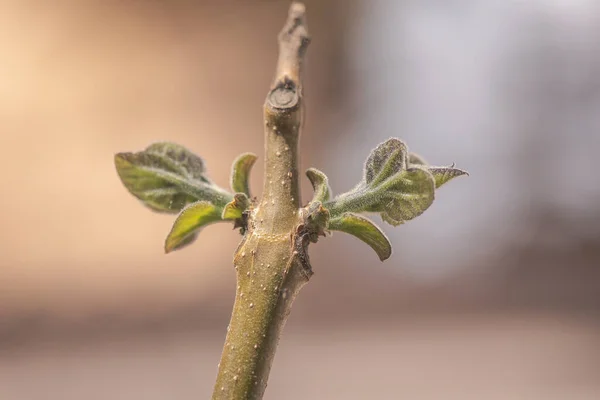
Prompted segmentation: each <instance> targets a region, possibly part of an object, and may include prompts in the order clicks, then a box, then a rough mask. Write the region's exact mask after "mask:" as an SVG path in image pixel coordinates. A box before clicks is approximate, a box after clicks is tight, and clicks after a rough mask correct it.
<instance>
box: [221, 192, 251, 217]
mask: <svg viewBox="0 0 600 400" xmlns="http://www.w3.org/2000/svg"><path fill="white" fill-rule="evenodd" d="M248 207H250V200H249V199H248V196H246V195H245V194H244V193H236V194H235V196H233V200H231V201H230V202H229V203H227V204H226V205H225V208H224V209H223V213H222V214H221V218H223V219H227V220H236V219H238V218H242V214H243V213H244V211H246V210H247V209H248Z"/></svg>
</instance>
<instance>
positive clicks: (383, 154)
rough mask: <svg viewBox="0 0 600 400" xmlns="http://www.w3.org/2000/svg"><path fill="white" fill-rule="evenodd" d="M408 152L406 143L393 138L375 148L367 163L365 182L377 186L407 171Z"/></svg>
mask: <svg viewBox="0 0 600 400" xmlns="http://www.w3.org/2000/svg"><path fill="white" fill-rule="evenodd" d="M407 154H408V150H407V148H406V145H405V144H404V142H402V141H401V140H399V139H396V138H391V139H388V140H386V141H385V142H383V143H381V144H380V145H379V146H377V147H376V148H375V150H373V151H372V152H371V154H370V155H369V158H367V161H366V163H365V178H364V179H365V182H366V184H367V185H370V186H375V185H378V184H380V183H381V182H383V181H384V180H386V179H387V178H389V177H391V176H393V175H395V174H397V173H398V172H401V171H403V170H405V169H406V158H407Z"/></svg>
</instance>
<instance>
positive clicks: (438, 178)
mask: <svg viewBox="0 0 600 400" xmlns="http://www.w3.org/2000/svg"><path fill="white" fill-rule="evenodd" d="M408 164H409V165H423V166H425V167H426V168H427V169H428V170H429V172H431V174H432V175H433V178H434V179H435V188H436V189H437V188H439V187H440V186H442V185H443V184H444V183H446V182H448V181H449V180H451V179H453V178H456V177H457V176H461V175H469V173H468V172H467V171H463V170H462V169H458V168H454V164H452V165H451V166H449V167H432V166H429V165H427V163H426V162H425V160H424V159H423V158H422V157H421V156H419V155H417V154H415V153H409V155H408Z"/></svg>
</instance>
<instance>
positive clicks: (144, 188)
mask: <svg viewBox="0 0 600 400" xmlns="http://www.w3.org/2000/svg"><path fill="white" fill-rule="evenodd" d="M115 166H116V168H117V173H118V174H119V177H120V178H121V181H122V182H123V184H124V185H125V187H126V188H127V190H129V192H130V193H131V194H133V195H134V196H135V197H137V198H138V199H139V200H141V201H142V203H143V204H145V205H146V206H147V207H149V208H151V209H152V210H154V211H159V212H167V213H177V212H179V211H181V209H183V208H184V207H185V206H186V205H187V204H190V203H193V202H195V201H198V200H206V201H210V202H213V203H215V204H217V205H221V206H222V205H224V204H226V203H227V202H229V201H230V200H231V195H230V194H229V193H227V192H225V191H224V190H223V189H221V188H219V187H217V186H216V185H214V184H213V183H212V182H211V181H210V180H209V179H208V177H206V175H205V168H204V162H203V161H202V159H201V158H200V157H198V156H196V155H194V154H193V153H191V152H190V151H189V150H187V149H186V148H184V147H182V146H179V145H177V144H174V143H155V144H152V145H150V146H149V147H148V148H146V150H144V151H141V152H138V153H119V154H116V155H115Z"/></svg>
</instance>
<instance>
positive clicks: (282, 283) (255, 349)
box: [212, 3, 312, 400]
mask: <svg viewBox="0 0 600 400" xmlns="http://www.w3.org/2000/svg"><path fill="white" fill-rule="evenodd" d="M278 39H279V61H278V63H277V69H276V75H275V79H274V81H273V84H272V86H271V89H270V91H269V93H268V95H267V99H266V101H265V106H264V121H265V180H264V186H263V193H262V199H261V200H260V202H259V204H258V205H257V206H256V207H255V208H254V209H253V210H251V212H250V214H249V218H248V229H247V231H246V234H245V237H244V239H243V241H242V244H241V245H240V247H239V248H238V250H237V252H236V255H235V257H234V265H235V268H236V271H237V284H238V285H237V290H236V297H235V303H234V307H233V313H232V316H231V322H230V324H229V327H228V333H227V338H226V340H225V346H224V348H223V354H222V357H221V362H220V364H219V372H218V376H217V381H216V383H215V388H214V392H213V397H212V398H213V400H216V399H219V400H220V399H235V400H238V399H240V400H241V399H261V398H262V396H263V393H264V391H265V388H266V386H267V380H268V377H269V371H270V369H271V364H272V362H273V358H274V356H275V351H276V348H277V343H278V341H279V337H280V335H281V331H282V329H283V326H284V325H285V322H286V320H287V316H288V314H289V312H290V309H291V306H292V303H293V301H294V298H295V297H296V294H297V293H298V291H299V290H300V288H301V287H302V286H303V285H304V284H305V283H306V282H308V279H309V278H310V276H311V274H312V271H311V268H310V264H309V263H308V256H307V255H306V252H305V249H306V245H307V242H306V238H305V235H304V234H303V226H304V220H303V218H304V215H303V212H302V210H300V190H299V183H298V138H299V135H300V128H301V124H302V81H301V75H302V61H303V58H304V53H305V52H306V48H307V46H308V43H309V37H308V31H307V26H306V22H305V8H304V5H302V4H299V3H293V4H292V5H291V7H290V10H289V14H288V19H287V21H286V23H285V25H284V27H283V30H282V31H281V33H280V34H279V37H278Z"/></svg>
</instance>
